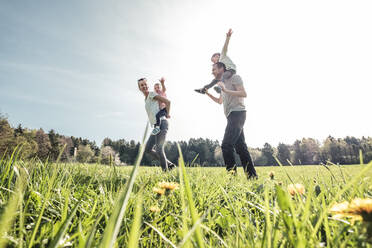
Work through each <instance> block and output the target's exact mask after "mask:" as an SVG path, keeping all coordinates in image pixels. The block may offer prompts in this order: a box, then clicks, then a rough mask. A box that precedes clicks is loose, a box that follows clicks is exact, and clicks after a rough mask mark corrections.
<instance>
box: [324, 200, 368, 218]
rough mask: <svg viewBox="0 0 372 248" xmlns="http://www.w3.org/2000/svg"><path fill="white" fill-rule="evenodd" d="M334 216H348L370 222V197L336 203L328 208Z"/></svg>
mask: <svg viewBox="0 0 372 248" xmlns="http://www.w3.org/2000/svg"><path fill="white" fill-rule="evenodd" d="M330 212H331V213H332V214H333V217H334V218H343V217H348V218H351V219H352V220H353V221H354V220H363V221H366V222H372V199H369V198H368V199H361V198H355V199H354V200H352V201H351V202H350V203H349V202H347V201H345V202H342V203H336V204H335V205H333V206H332V207H331V209H330Z"/></svg>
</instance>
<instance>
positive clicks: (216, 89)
mask: <svg viewBox="0 0 372 248" xmlns="http://www.w3.org/2000/svg"><path fill="white" fill-rule="evenodd" d="M213 89H214V90H215V91H216V92H217V93H218V94H220V93H221V91H222V89H221V87H220V86H214V87H213Z"/></svg>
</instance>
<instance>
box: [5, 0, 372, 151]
mask: <svg viewBox="0 0 372 248" xmlns="http://www.w3.org/2000/svg"><path fill="white" fill-rule="evenodd" d="M371 13H372V2H371V1H369V0H366V1H342V0H341V1H340V0H335V1H329V0H321V1H320V0H319V1H318V0H314V1H298V0H293V1H275V0H273V1H231V0H230V1H216V0H203V1H200V0H199V1H197V0H195V1H191V0H183V1H174V0H152V1H148V0H136V1H119V0H110V1H108V0H107V1H98V0H96V1H91V0H89V1H88V0H85V1H72V0H68V1H46V0H45V1H1V2H0V111H1V112H2V113H7V114H8V115H9V120H10V121H11V123H12V124H13V125H17V124H18V123H22V124H23V126H26V127H29V128H40V127H42V128H43V129H44V130H47V131H48V130H50V129H52V128H53V129H55V130H56V131H57V132H59V133H62V134H65V135H73V136H82V137H86V138H89V139H92V140H96V141H97V142H98V143H99V144H100V143H101V141H102V139H103V138H104V137H110V138H112V139H119V138H125V139H135V140H140V139H141V137H142V135H143V131H144V127H145V125H146V121H147V116H146V113H145V109H144V99H143V98H144V97H143V95H142V94H141V93H140V92H139V91H138V88H137V82H136V80H137V79H138V78H140V77H147V78H148V80H149V82H150V86H151V88H152V87H153V83H155V82H156V81H157V79H159V78H160V77H161V76H164V77H165V78H166V80H167V81H166V85H167V88H168V97H169V99H171V101H172V109H171V117H172V119H171V125H170V130H169V135H168V139H169V140H172V141H176V140H188V139H189V138H191V137H194V138H197V137H203V138H211V139H214V140H215V139H217V140H220V141H221V140H222V137H223V133H224V128H225V125H226V118H225V117H224V115H223V108H222V106H220V105H217V104H215V103H213V102H212V101H211V100H210V99H209V98H208V97H207V96H203V95H199V94H197V93H194V92H193V89H194V88H198V87H201V86H203V85H205V84H206V83H209V82H210V81H211V79H212V75H211V62H210V56H211V54H213V53H214V52H218V51H220V50H221V48H222V45H223V42H224V39H225V33H226V31H227V30H228V28H230V27H231V28H232V29H233V31H234V33H233V36H232V38H231V41H230V47H229V52H228V55H229V56H230V57H231V58H232V60H233V61H234V62H235V64H236V65H237V72H238V74H240V75H241V77H242V78H243V81H244V86H245V88H246V91H247V93H248V97H247V99H246V101H245V102H246V106H247V121H246V124H245V135H246V141H247V143H248V145H249V146H251V147H258V146H262V145H263V144H264V143H265V142H269V143H271V144H272V145H277V143H278V142H280V141H281V142H285V143H292V142H293V141H294V140H295V139H297V138H302V137H314V138H317V139H319V140H320V141H321V140H322V139H324V138H326V137H327V136H328V135H333V136H336V137H344V136H346V135H353V136H357V137H361V136H363V135H364V136H372V125H371V123H372V115H371V107H372V104H371V93H372V91H371V88H372V46H371V44H372V32H371V23H372V15H371Z"/></svg>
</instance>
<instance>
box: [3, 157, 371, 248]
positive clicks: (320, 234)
mask: <svg viewBox="0 0 372 248" xmlns="http://www.w3.org/2000/svg"><path fill="white" fill-rule="evenodd" d="M0 166H1V167H0V172H1V174H0V211H1V217H0V218H1V227H0V235H1V237H0V247H8V246H9V247H63V246H73V247H97V246H101V247H110V245H113V246H114V247H115V246H116V247H137V245H138V246H139V247H372V246H371V244H370V243H368V239H369V238H370V237H368V230H367V228H368V225H367V223H368V222H363V221H355V222H354V223H353V222H352V221H350V219H347V218H345V219H343V220H341V219H339V220H335V219H331V215H330V214H329V208H330V207H331V206H332V205H333V204H334V203H336V202H342V201H344V200H351V199H354V198H356V197H359V198H372V177H371V174H372V170H371V167H372V164H371V163H370V164H368V165H366V164H364V165H353V166H336V165H330V166H329V167H327V168H326V167H324V166H295V167H278V166H276V167H257V172H258V174H259V179H258V180H256V181H247V179H246V178H245V177H244V174H243V171H242V169H241V168H239V171H238V175H237V176H234V175H229V174H227V173H226V171H225V170H224V168H198V167H194V168H186V170H185V171H186V174H182V173H181V177H180V172H182V168H183V167H182V166H181V168H177V169H175V170H173V171H171V172H168V173H163V172H162V171H161V170H160V168H155V167H140V168H139V170H138V174H137V176H136V178H134V176H131V172H132V171H133V168H135V167H133V166H129V167H120V168H119V167H110V166H104V165H94V164H63V163H58V164H50V163H41V162H37V161H32V162H21V161H15V162H14V163H11V162H10V160H2V161H1V163H0ZM363 169H364V170H365V171H364V172H363ZM271 171H272V172H273V173H274V179H271V178H270V177H269V172H271ZM130 179H135V180H134V184H133V188H132V189H131V188H129V190H128V185H130V181H131V180H130ZM181 179H182V180H181ZM162 181H166V182H177V183H179V184H180V185H179V187H178V188H177V189H175V190H172V191H167V192H166V193H165V194H164V195H157V193H155V192H153V188H154V187H159V185H158V183H159V182H162ZM291 183H300V184H302V185H304V187H305V193H304V194H303V195H300V194H295V196H294V197H292V196H291V195H290V194H288V193H287V186H288V185H289V184H291ZM126 190H128V191H126ZM125 196H130V197H129V198H128V199H129V201H128V203H127V204H126V200H125V199H126V198H125ZM151 210H153V211H154V210H156V211H155V212H153V211H151ZM121 215H122V218H121ZM115 228H116V229H115ZM115 230H116V232H115ZM369 230H371V229H369ZM371 236H372V235H371ZM137 242H138V243H137Z"/></svg>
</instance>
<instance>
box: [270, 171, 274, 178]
mask: <svg viewBox="0 0 372 248" xmlns="http://www.w3.org/2000/svg"><path fill="white" fill-rule="evenodd" d="M269 177H270V179H271V180H274V172H273V171H270V172H269Z"/></svg>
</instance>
